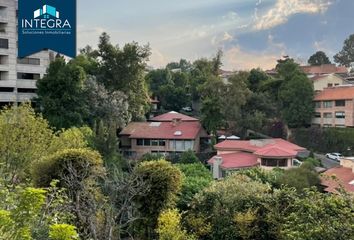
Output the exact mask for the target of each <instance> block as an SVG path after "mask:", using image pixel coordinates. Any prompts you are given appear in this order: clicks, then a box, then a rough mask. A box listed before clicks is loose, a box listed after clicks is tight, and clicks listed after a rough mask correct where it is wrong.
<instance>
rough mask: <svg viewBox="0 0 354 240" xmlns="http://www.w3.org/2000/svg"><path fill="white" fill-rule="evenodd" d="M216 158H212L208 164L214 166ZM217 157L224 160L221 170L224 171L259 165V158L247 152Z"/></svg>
mask: <svg viewBox="0 0 354 240" xmlns="http://www.w3.org/2000/svg"><path fill="white" fill-rule="evenodd" d="M215 157H216V156H214V157H213V158H211V159H210V160H209V161H208V163H209V164H213V163H214V158H215ZM217 157H221V158H222V163H221V168H223V169H237V168H249V167H254V166H258V165H259V163H258V162H257V156H256V155H254V154H252V153H247V152H236V153H229V154H220V155H217Z"/></svg>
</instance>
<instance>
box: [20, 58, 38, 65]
mask: <svg viewBox="0 0 354 240" xmlns="http://www.w3.org/2000/svg"><path fill="white" fill-rule="evenodd" d="M17 63H18V64H28V65H40V64H41V60H40V59H39V58H17Z"/></svg>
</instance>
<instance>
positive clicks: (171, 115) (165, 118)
mask: <svg viewBox="0 0 354 240" xmlns="http://www.w3.org/2000/svg"><path fill="white" fill-rule="evenodd" d="M173 119H181V121H184V122H194V121H199V120H198V119H196V118H193V117H190V116H187V115H184V114H181V113H178V112H174V111H172V112H168V113H165V114H162V115H159V116H156V117H153V118H151V119H150V120H149V121H153V122H172V121H173Z"/></svg>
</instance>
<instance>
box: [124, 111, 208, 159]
mask: <svg viewBox="0 0 354 240" xmlns="http://www.w3.org/2000/svg"><path fill="white" fill-rule="evenodd" d="M119 137H120V145H121V146H120V147H121V150H122V153H123V154H124V155H125V156H127V157H131V158H140V157H142V156H143V155H144V154H146V153H161V154H164V155H175V154H177V155H178V154H180V153H182V152H185V151H188V150H192V151H194V152H196V153H199V152H200V150H201V147H200V145H201V141H204V140H205V139H208V138H209V136H208V134H207V132H206V131H205V130H204V128H203V127H202V125H201V123H200V122H199V120H198V119H196V118H192V117H189V116H186V115H183V114H180V113H177V112H169V113H166V114H163V115H160V116H157V117H154V118H152V119H150V121H149V122H132V123H130V124H128V126H127V127H125V128H124V129H123V130H122V131H121V132H120V134H119Z"/></svg>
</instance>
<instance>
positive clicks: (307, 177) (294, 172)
mask: <svg viewBox="0 0 354 240" xmlns="http://www.w3.org/2000/svg"><path fill="white" fill-rule="evenodd" d="M278 181H279V182H278V184H279V185H281V184H283V185H286V186H288V187H294V188H295V189H296V190H297V191H299V192H302V191H303V190H304V189H305V188H310V187H313V186H315V187H316V186H318V185H319V184H320V182H321V180H320V178H319V175H318V173H317V172H316V171H315V170H314V166H313V165H312V163H309V162H304V163H303V164H302V165H301V166H300V167H299V168H292V169H289V170H286V171H285V172H284V174H283V175H282V176H280V178H279V179H278Z"/></svg>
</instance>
